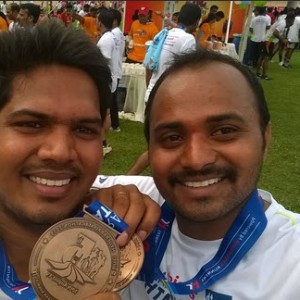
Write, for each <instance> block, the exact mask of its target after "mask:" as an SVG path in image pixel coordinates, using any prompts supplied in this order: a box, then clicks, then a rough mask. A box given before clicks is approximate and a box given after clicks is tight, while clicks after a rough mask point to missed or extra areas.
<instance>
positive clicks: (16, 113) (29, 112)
mask: <svg viewBox="0 0 300 300" xmlns="http://www.w3.org/2000/svg"><path fill="white" fill-rule="evenodd" d="M18 116H29V117H34V118H37V119H41V120H45V121H46V120H48V121H50V120H55V118H54V117H51V116H49V115H47V114H45V113H41V112H38V111H34V110H30V109H20V110H17V111H14V112H12V113H11V114H10V117H18ZM72 122H74V121H72ZM75 122H79V123H90V124H98V125H100V126H101V125H102V121H101V118H100V117H95V118H86V117H84V118H77V119H75Z"/></svg>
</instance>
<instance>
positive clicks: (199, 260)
mask: <svg viewBox="0 0 300 300" xmlns="http://www.w3.org/2000/svg"><path fill="white" fill-rule="evenodd" d="M117 183H119V184H135V185H136V186H137V187H138V188H139V190H140V191H141V192H143V193H145V194H148V195H149V196H150V197H151V198H152V199H154V200H155V201H157V202H158V203H159V204H160V205H161V204H162V203H163V201H164V199H163V198H162V196H161V195H160V194H159V192H158V190H157V188H156V186H155V184H154V182H153V179H152V178H150V177H143V176H112V177H108V178H107V179H106V178H105V177H102V176H100V177H98V178H97V180H96V181H95V186H97V187H107V186H111V185H113V184H117ZM259 193H260V195H261V196H262V198H263V199H264V201H266V202H268V203H269V205H270V206H269V207H268V209H267V210H266V212H265V214H266V217H267V220H268V224H267V227H266V229H265V231H264V232H263V234H262V235H261V236H260V238H259V239H258V240H257V242H256V243H255V244H254V246H253V247H252V248H251V249H250V250H249V252H248V253H247V254H246V255H245V256H244V257H243V258H242V260H241V261H240V262H239V264H238V265H237V266H236V268H235V269H234V270H233V271H231V272H230V273H229V274H228V275H226V276H225V277H223V278H222V279H220V280H219V281H217V282H216V283H214V284H213V285H212V286H210V287H209V289H207V290H206V291H203V292H201V293H199V294H197V295H172V296H173V297H172V296H171V295H170V292H169V291H168V289H167V288H166V287H165V286H163V285H162V284H161V283H160V282H152V283H151V284H148V285H147V286H145V284H144V283H143V282H142V281H138V280H135V281H133V282H132V283H131V284H130V286H129V288H127V289H126V290H124V291H122V293H121V295H122V299H123V300H129V299H130V300H141V299H143V300H147V299H152V300H154V299H155V300H165V299H172V300H173V299H174V300H191V299H195V300H211V299H212V300H262V299H268V300H269V299H270V300H286V299H291V300H292V299H299V295H300V285H299V274H300V250H299V249H300V215H299V214H296V213H293V212H291V211H288V210H286V209H285V208H284V207H283V206H281V205H280V204H279V203H278V202H277V201H276V200H275V199H274V198H273V197H272V195H271V194H270V193H268V192H266V191H262V190H259ZM220 243H221V240H214V241H200V240H194V239H192V238H189V237H187V236H185V235H183V234H182V233H181V232H180V231H179V229H178V226H177V223H176V220H175V221H174V223H173V226H172V232H171V238H170V240H169V243H168V246H167V249H166V252H165V255H164V257H163V260H162V263H161V265H160V269H161V271H162V272H166V274H167V276H168V278H169V280H177V281H186V280H189V279H191V278H192V277H194V275H195V274H196V273H197V272H198V271H199V268H200V267H201V266H202V265H203V264H205V263H206V262H207V261H208V260H210V259H211V258H212V257H213V256H214V255H215V253H216V251H217V250H218V248H219V245H220Z"/></svg>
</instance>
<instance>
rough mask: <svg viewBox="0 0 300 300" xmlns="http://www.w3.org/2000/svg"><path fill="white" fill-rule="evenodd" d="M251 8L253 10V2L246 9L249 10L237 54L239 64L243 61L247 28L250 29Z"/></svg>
mask: <svg viewBox="0 0 300 300" xmlns="http://www.w3.org/2000/svg"><path fill="white" fill-rule="evenodd" d="M253 8H254V1H251V3H250V5H249V7H248V9H249V10H248V15H247V19H246V22H245V23H244V27H243V32H242V38H241V41H240V47H239V53H238V54H239V58H240V61H241V62H242V61H243V59H244V54H245V50H246V47H247V41H248V34H249V27H250V23H251V18H252V11H253Z"/></svg>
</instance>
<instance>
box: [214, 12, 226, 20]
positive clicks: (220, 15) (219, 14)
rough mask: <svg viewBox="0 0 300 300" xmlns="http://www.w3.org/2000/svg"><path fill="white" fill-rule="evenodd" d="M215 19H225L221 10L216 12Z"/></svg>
mask: <svg viewBox="0 0 300 300" xmlns="http://www.w3.org/2000/svg"><path fill="white" fill-rule="evenodd" d="M216 17H217V18H220V19H223V18H224V17H225V15H224V13H223V12H222V11H221V10H219V11H217V12H216Z"/></svg>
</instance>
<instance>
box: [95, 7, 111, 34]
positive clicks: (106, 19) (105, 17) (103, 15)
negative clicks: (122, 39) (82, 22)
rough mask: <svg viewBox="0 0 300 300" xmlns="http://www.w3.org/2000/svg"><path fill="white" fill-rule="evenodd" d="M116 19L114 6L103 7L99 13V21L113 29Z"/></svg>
mask: <svg viewBox="0 0 300 300" xmlns="http://www.w3.org/2000/svg"><path fill="white" fill-rule="evenodd" d="M114 19H115V14H114V12H113V9H112V8H108V9H103V10H102V11H101V12H100V13H99V15H98V21H99V22H101V23H102V24H103V25H104V26H105V27H106V28H107V29H112V27H113V23H114Z"/></svg>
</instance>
